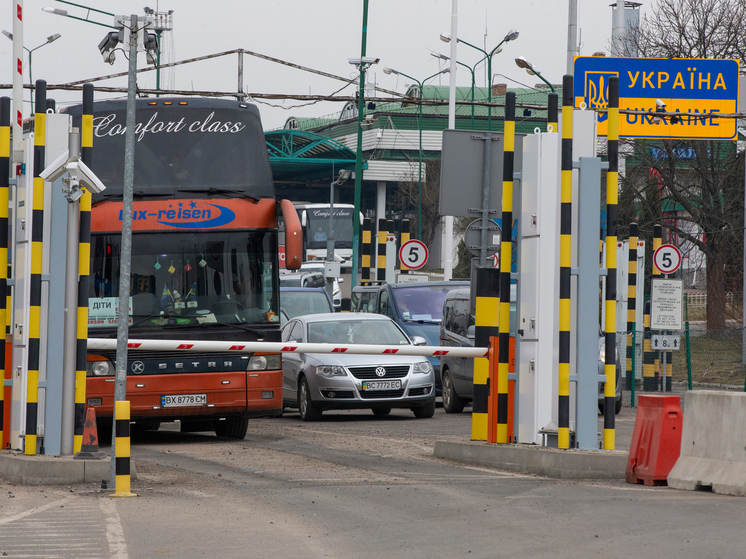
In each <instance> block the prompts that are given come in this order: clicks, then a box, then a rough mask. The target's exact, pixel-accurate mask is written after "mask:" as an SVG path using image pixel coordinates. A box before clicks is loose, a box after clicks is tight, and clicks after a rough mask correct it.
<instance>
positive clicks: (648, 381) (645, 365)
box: [642, 301, 656, 392]
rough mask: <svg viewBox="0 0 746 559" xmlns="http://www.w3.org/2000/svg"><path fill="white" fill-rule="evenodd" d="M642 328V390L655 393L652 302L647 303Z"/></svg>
mask: <svg viewBox="0 0 746 559" xmlns="http://www.w3.org/2000/svg"><path fill="white" fill-rule="evenodd" d="M642 326H643V342H642V389H643V390H644V391H645V392H654V391H655V389H656V379H655V353H654V352H653V348H652V347H651V339H650V336H651V333H650V301H646V302H645V314H644V315H643V319H642Z"/></svg>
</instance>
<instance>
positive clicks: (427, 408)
mask: <svg viewBox="0 0 746 559" xmlns="http://www.w3.org/2000/svg"><path fill="white" fill-rule="evenodd" d="M412 413H413V414H414V416H415V417H416V418H417V419H428V418H430V417H432V416H434V415H435V400H433V401H432V402H430V403H429V404H425V405H424V406H417V407H416V408H412Z"/></svg>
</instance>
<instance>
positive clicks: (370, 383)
mask: <svg viewBox="0 0 746 559" xmlns="http://www.w3.org/2000/svg"><path fill="white" fill-rule="evenodd" d="M399 389H401V381H400V380H364V381H363V390H364V391H370V390H399Z"/></svg>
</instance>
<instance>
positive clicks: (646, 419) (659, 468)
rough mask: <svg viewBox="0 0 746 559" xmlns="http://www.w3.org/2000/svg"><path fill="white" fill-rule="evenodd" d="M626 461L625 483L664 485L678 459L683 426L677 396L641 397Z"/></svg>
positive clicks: (679, 400)
mask: <svg viewBox="0 0 746 559" xmlns="http://www.w3.org/2000/svg"><path fill="white" fill-rule="evenodd" d="M638 402H639V407H638V408H637V417H636V419H635V429H634V431H633V432H632V444H631V446H630V448H629V458H628V459H627V481H628V482H629V483H644V484H645V485H667V483H668V482H667V478H668V474H669V472H670V471H671V469H672V468H673V467H674V464H676V460H678V459H679V454H680V452H681V429H682V425H683V422H684V417H683V414H682V413H681V398H680V397H679V396H653V395H640V399H639V400H638Z"/></svg>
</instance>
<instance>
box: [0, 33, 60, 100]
mask: <svg viewBox="0 0 746 559" xmlns="http://www.w3.org/2000/svg"><path fill="white" fill-rule="evenodd" d="M3 35H5V36H6V37H7V38H8V39H10V40H11V41H12V40H13V33H11V32H10V31H6V30H5V29H3ZM60 37H62V35H60V34H59V33H55V34H54V35H50V36H49V37H47V40H46V42H44V43H42V44H40V45H39V46H38V47H34V48H32V49H27V48H26V47H23V49H24V50H25V51H26V52H27V53H28V81H29V84H31V85H32V86H33V85H34V78H33V75H32V74H31V53H32V52H34V51H35V50H38V49H40V48H41V47H43V46H46V45H48V44H49V43H54V42H55V41H56V40H57V39H59V38H60ZM33 113H34V92H33V91H31V114H33Z"/></svg>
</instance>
